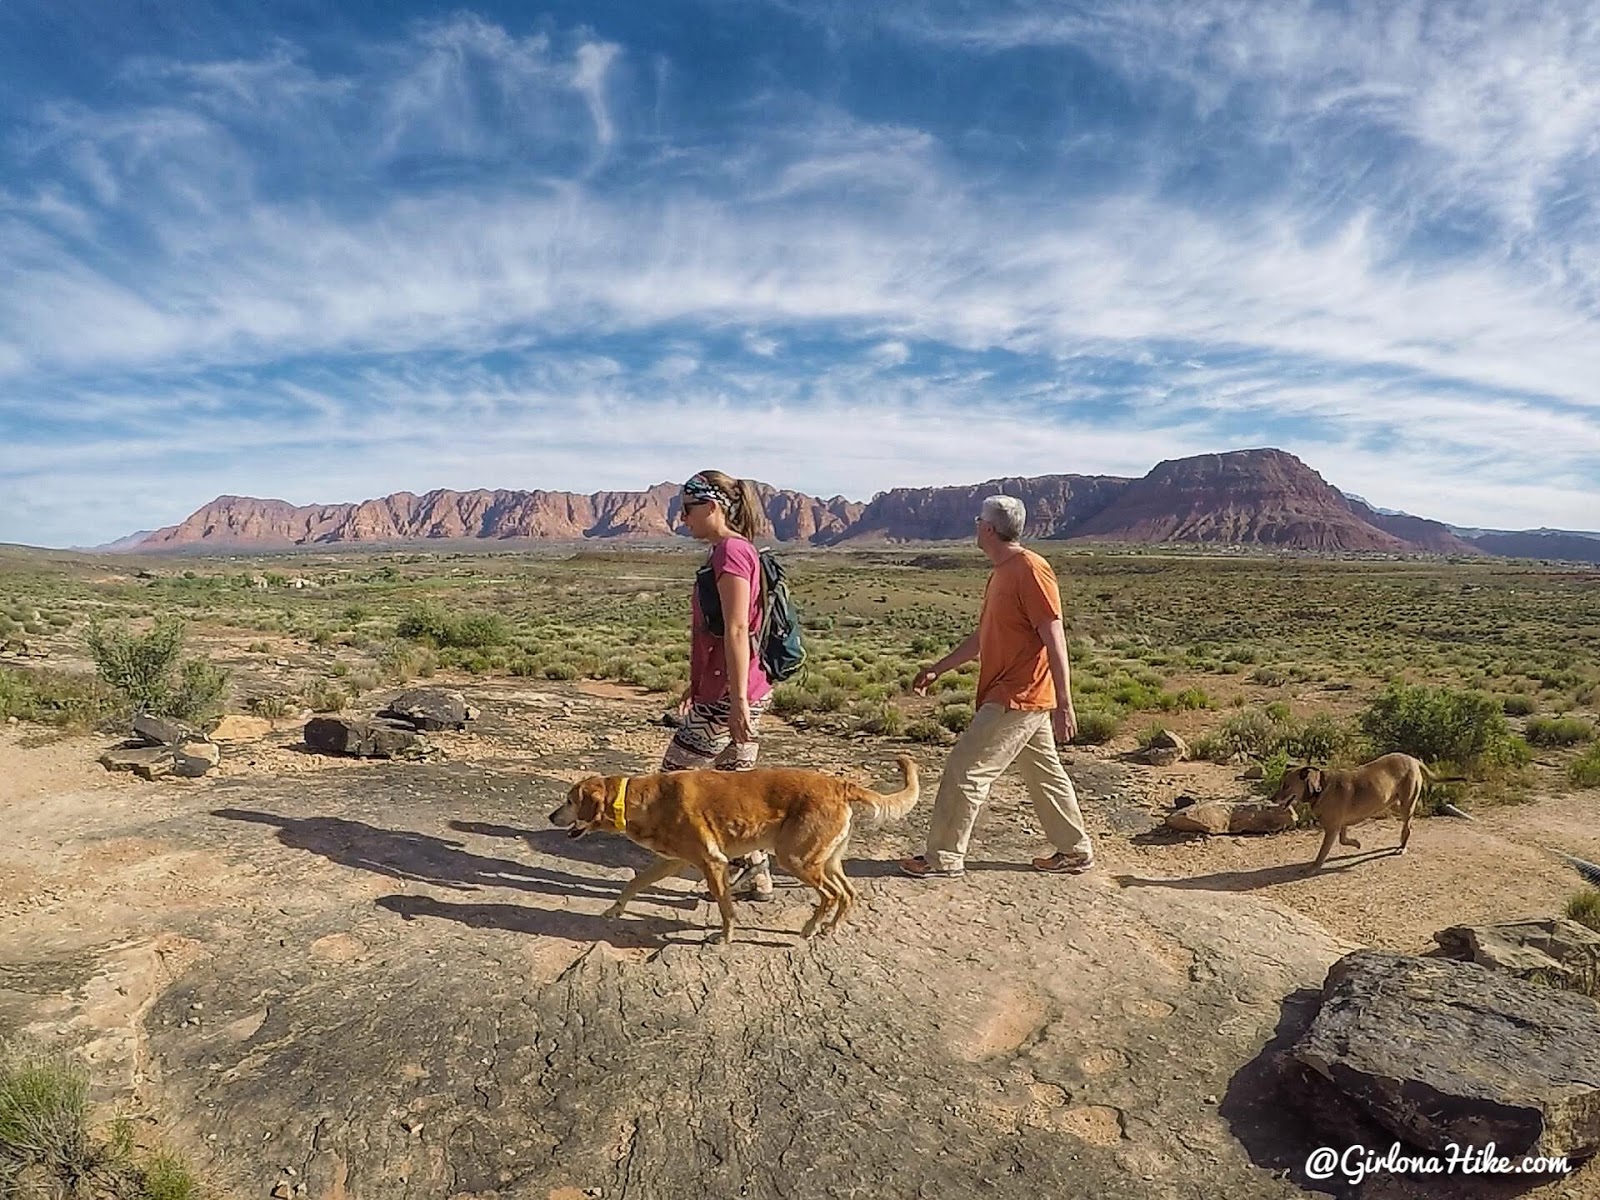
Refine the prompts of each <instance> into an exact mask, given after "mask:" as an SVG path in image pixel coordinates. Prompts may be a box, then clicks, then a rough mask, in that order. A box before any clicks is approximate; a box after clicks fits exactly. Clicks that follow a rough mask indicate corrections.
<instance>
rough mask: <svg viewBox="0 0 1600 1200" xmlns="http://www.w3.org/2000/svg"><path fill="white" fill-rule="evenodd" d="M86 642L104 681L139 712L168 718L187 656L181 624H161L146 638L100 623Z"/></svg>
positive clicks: (115, 626)
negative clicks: (174, 687) (179, 669)
mask: <svg viewBox="0 0 1600 1200" xmlns="http://www.w3.org/2000/svg"><path fill="white" fill-rule="evenodd" d="M86 640H87V642H88V644H89V654H90V656H91V657H92V658H93V659H94V664H95V669H96V670H98V671H99V672H100V678H101V679H104V680H105V681H106V682H107V683H108V684H110V685H111V686H112V687H113V688H115V689H116V690H117V691H118V692H120V693H122V695H124V696H126V697H127V698H128V702H129V703H130V704H132V705H133V707H134V708H135V709H136V710H138V711H140V712H152V713H160V714H161V715H163V716H165V715H168V714H167V713H166V711H165V710H166V707H167V704H168V702H169V700H170V699H171V697H172V676H173V672H174V671H175V670H176V669H177V665H178V656H179V655H180V654H182V653H183V623H182V622H181V621H172V620H164V621H158V622H156V624H155V626H154V627H153V628H152V629H151V630H150V632H148V633H145V634H136V633H132V632H130V631H129V630H128V629H127V628H126V627H124V626H121V625H113V626H105V625H101V624H100V623H99V622H96V623H95V624H93V625H91V626H89V631H88V634H87V635H86Z"/></svg>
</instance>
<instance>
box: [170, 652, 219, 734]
mask: <svg viewBox="0 0 1600 1200" xmlns="http://www.w3.org/2000/svg"><path fill="white" fill-rule="evenodd" d="M227 690H228V672H227V671H226V670H225V669H223V668H222V667H219V666H217V665H216V664H215V663H213V662H211V661H210V660H209V659H205V658H186V659H184V660H183V662H182V663H181V664H180V665H179V667H178V682H177V685H176V686H175V687H174V689H173V693H172V700H171V703H170V704H169V706H168V707H169V714H168V715H170V716H174V717H181V718H183V719H184V720H186V721H204V720H206V719H208V718H210V717H214V716H217V715H218V714H219V713H220V712H221V711H222V698H223V696H224V694H225V693H226V692H227Z"/></svg>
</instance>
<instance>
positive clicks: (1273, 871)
mask: <svg viewBox="0 0 1600 1200" xmlns="http://www.w3.org/2000/svg"><path fill="white" fill-rule="evenodd" d="M1393 854H1394V851H1393V850H1363V851H1361V852H1360V853H1358V854H1351V855H1348V856H1346V857H1344V858H1338V859H1330V860H1329V861H1328V862H1327V864H1326V865H1324V866H1323V868H1322V869H1321V870H1320V871H1314V870H1312V868H1311V864H1310V863H1308V862H1300V863H1284V864H1282V865H1280V866H1276V867H1258V868H1256V869H1255V870H1253V871H1214V872H1212V873H1211V874H1209V875H1189V876H1184V877H1182V878H1178V879H1151V878H1148V877H1146V876H1143V875H1113V876H1112V878H1113V879H1114V880H1115V881H1116V882H1117V884H1118V885H1119V886H1121V887H1162V888H1179V889H1182V890H1188V891H1201V892H1249V891H1254V890H1256V889H1257V888H1264V887H1272V886H1273V885H1274V884H1279V883H1295V882H1298V881H1300V880H1305V879H1316V878H1318V877H1319V876H1324V875H1337V874H1340V873H1342V872H1344V871H1348V870H1351V869H1352V868H1355V867H1359V866H1363V865H1365V864H1366V863H1367V862H1369V861H1371V860H1372V859H1377V858H1388V857H1389V856H1391V855H1393Z"/></svg>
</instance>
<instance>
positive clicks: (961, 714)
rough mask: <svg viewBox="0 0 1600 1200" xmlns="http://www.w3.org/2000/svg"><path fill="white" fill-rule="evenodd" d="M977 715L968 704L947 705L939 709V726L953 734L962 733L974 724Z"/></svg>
mask: <svg viewBox="0 0 1600 1200" xmlns="http://www.w3.org/2000/svg"><path fill="white" fill-rule="evenodd" d="M975 715H976V713H975V710H974V709H973V707H972V705H970V704H967V703H964V702H962V703H956V704H946V705H944V706H943V707H942V708H940V709H939V724H941V725H943V726H944V727H945V728H946V729H948V730H949V731H950V732H951V733H962V732H964V731H965V730H966V728H967V727H968V726H969V725H971V724H972V718H973V717H974V716H975Z"/></svg>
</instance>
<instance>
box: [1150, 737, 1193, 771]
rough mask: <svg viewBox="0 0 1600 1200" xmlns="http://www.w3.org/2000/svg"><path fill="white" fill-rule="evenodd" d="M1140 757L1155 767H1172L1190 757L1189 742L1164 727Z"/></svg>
mask: <svg viewBox="0 0 1600 1200" xmlns="http://www.w3.org/2000/svg"><path fill="white" fill-rule="evenodd" d="M1140 757H1141V758H1142V759H1143V760H1144V761H1145V762H1147V763H1149V764H1150V765H1151V766H1154V767H1170V766H1172V764H1173V763H1177V762H1182V761H1183V760H1184V759H1186V758H1188V757H1189V743H1188V742H1186V741H1184V740H1183V739H1182V738H1181V737H1179V736H1178V735H1177V734H1175V733H1173V732H1172V731H1171V730H1170V729H1163V730H1162V731H1161V732H1160V733H1158V734H1156V736H1155V737H1154V738H1153V739H1152V740H1151V742H1150V744H1149V745H1148V746H1146V747H1145V750H1144V753H1143V754H1142V755H1140Z"/></svg>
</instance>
